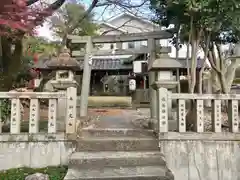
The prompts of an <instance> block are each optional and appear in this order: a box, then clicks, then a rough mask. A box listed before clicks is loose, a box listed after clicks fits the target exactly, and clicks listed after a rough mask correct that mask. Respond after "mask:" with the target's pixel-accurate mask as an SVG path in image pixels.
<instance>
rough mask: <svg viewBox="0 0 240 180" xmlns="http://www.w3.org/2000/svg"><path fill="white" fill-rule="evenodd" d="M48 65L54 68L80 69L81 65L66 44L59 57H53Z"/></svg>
mask: <svg viewBox="0 0 240 180" xmlns="http://www.w3.org/2000/svg"><path fill="white" fill-rule="evenodd" d="M47 66H48V67H49V68H50V69H52V70H54V69H55V70H74V71H76V70H79V69H80V66H79V63H78V62H77V60H76V59H74V58H72V57H71V55H70V50H69V49H68V48H67V47H66V46H65V47H63V48H62V50H61V53H60V54H59V56H58V57H53V58H52V59H51V60H50V61H49V62H48V63H47Z"/></svg>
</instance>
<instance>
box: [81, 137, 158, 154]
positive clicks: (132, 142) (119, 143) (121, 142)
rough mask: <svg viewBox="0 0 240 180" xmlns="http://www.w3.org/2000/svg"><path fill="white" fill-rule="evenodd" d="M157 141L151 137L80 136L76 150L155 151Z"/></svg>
mask: <svg viewBox="0 0 240 180" xmlns="http://www.w3.org/2000/svg"><path fill="white" fill-rule="evenodd" d="M157 150H159V148H158V141H157V140H155V139H153V138H132V137H118V138H117V137H114V138H112V137H110V138H109V137H100V138H81V139H79V140H78V142H77V151H78V152H82V151H94V152H99V151H157Z"/></svg>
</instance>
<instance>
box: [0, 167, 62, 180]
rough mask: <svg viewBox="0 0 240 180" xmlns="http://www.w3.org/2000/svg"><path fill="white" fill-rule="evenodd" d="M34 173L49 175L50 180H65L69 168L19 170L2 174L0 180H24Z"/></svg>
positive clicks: (11, 170) (0, 173)
mask: <svg viewBox="0 0 240 180" xmlns="http://www.w3.org/2000/svg"><path fill="white" fill-rule="evenodd" d="M34 173H43V174H48V175H49V178H50V180H63V179H64V176H65V175H66V173H67V167H65V166H61V167H47V168H41V169H31V168H18V169H10V170H7V171H3V172H0V180H24V179H25V178H26V177H27V176H28V175H31V174H34Z"/></svg>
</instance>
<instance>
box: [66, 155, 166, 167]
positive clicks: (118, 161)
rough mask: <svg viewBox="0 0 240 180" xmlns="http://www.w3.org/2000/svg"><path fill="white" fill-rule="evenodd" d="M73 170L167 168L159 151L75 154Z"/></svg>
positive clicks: (71, 159)
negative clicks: (149, 166) (141, 167)
mask: <svg viewBox="0 0 240 180" xmlns="http://www.w3.org/2000/svg"><path fill="white" fill-rule="evenodd" d="M69 164H70V166H71V168H79V169H89V168H94V169H98V168H102V167H126V166H133V167H134V166H148V165H149V164H151V165H152V166H156V165H160V166H165V165H166V163H165V161H164V157H163V155H162V153H160V152H159V151H152V152H126V151H117V152H115V151H105V152H75V153H74V154H72V156H71V157H70V160H69Z"/></svg>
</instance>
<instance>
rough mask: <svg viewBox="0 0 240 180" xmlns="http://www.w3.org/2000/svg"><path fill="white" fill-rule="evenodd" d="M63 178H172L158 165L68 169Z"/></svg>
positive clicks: (112, 179) (69, 179) (70, 179)
mask: <svg viewBox="0 0 240 180" xmlns="http://www.w3.org/2000/svg"><path fill="white" fill-rule="evenodd" d="M64 180H173V179H172V175H171V173H170V172H169V171H168V170H167V169H164V168H159V166H136V167H118V168H102V169H87V170H86V169H81V170H80V169H70V170H69V171H68V173H67V175H66V177H65V179H64Z"/></svg>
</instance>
